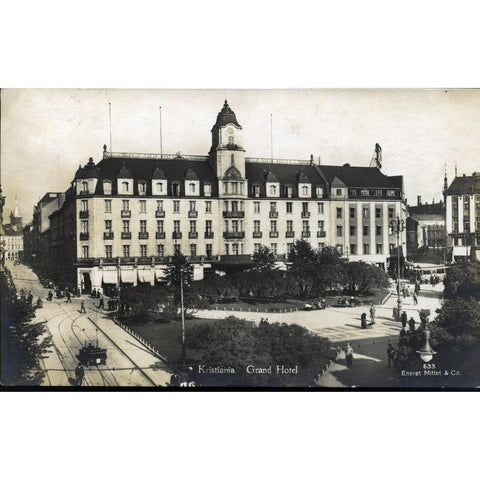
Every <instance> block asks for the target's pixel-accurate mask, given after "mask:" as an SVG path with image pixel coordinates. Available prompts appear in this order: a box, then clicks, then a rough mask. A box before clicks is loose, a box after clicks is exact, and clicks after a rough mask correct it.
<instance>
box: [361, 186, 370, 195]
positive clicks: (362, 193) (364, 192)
mask: <svg viewBox="0 0 480 480" xmlns="http://www.w3.org/2000/svg"><path fill="white" fill-rule="evenodd" d="M368 194H369V191H368V189H366V188H362V190H360V195H361V196H362V197H368Z"/></svg>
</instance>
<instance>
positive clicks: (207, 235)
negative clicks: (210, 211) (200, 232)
mask: <svg viewBox="0 0 480 480" xmlns="http://www.w3.org/2000/svg"><path fill="white" fill-rule="evenodd" d="M205 238H213V232H205Z"/></svg>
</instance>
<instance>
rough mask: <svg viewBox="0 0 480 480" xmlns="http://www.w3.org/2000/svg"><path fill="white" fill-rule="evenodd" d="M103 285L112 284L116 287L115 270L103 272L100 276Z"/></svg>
mask: <svg viewBox="0 0 480 480" xmlns="http://www.w3.org/2000/svg"><path fill="white" fill-rule="evenodd" d="M102 280H103V283H113V284H114V285H116V283H117V280H118V275H117V271H116V270H104V271H103V275H102Z"/></svg>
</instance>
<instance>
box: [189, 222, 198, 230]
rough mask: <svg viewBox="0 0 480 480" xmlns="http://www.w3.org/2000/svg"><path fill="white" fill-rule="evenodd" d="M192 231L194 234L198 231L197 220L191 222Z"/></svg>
mask: <svg viewBox="0 0 480 480" xmlns="http://www.w3.org/2000/svg"><path fill="white" fill-rule="evenodd" d="M190 231H191V232H192V233H195V232H196V231H197V221H196V220H190Z"/></svg>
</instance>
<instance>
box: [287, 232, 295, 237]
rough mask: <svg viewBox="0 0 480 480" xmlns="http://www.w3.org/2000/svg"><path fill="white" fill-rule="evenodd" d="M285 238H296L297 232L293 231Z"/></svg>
mask: <svg viewBox="0 0 480 480" xmlns="http://www.w3.org/2000/svg"><path fill="white" fill-rule="evenodd" d="M285 237H286V238H295V232H293V231H290V232H285Z"/></svg>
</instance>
